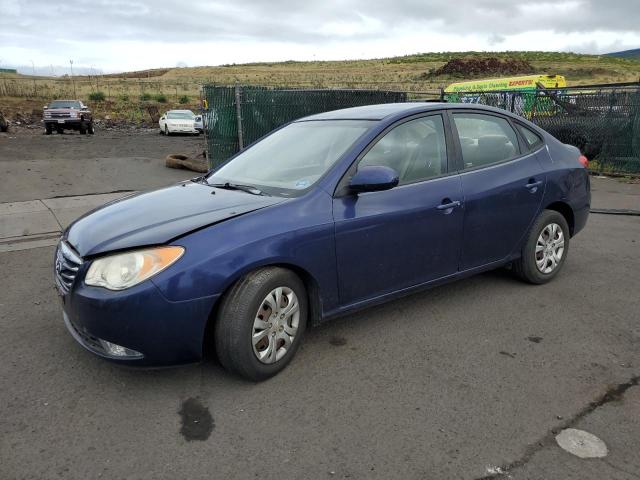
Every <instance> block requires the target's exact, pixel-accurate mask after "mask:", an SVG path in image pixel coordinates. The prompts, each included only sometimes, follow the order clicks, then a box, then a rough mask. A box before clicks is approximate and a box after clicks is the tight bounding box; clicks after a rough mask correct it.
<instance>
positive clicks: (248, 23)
mask: <svg viewBox="0 0 640 480" xmlns="http://www.w3.org/2000/svg"><path fill="white" fill-rule="evenodd" d="M0 12H2V13H1V14H0V62H2V63H3V64H4V65H6V64H9V63H13V64H28V63H30V62H29V60H33V61H34V62H35V63H36V64H40V65H49V64H54V65H55V64H60V65H64V64H66V63H68V60H69V59H70V58H73V59H74V60H75V62H76V63H77V64H78V65H79V66H81V65H85V66H89V65H91V64H94V65H95V66H96V68H102V69H104V70H118V69H130V68H146V67H154V66H158V67H159V66H172V65H175V64H176V63H177V62H180V61H182V62H185V63H187V64H189V65H203V64H220V63H233V62H235V63H238V62H246V61H266V60H282V59H312V58H314V55H315V58H318V59H320V58H322V59H333V58H335V59H340V58H354V57H360V58H361V57H380V56H384V55H400V54H408V53H414V52H420V51H443V50H447V51H455V50H485V49H486V50H495V49H508V50H517V49H529V50H570V49H571V50H573V49H576V50H580V51H589V52H594V53H595V52H598V53H599V52H602V51H604V50H606V49H607V48H609V47H610V46H614V45H615V46H616V49H622V48H634V47H637V46H639V45H640V30H639V29H638V27H637V19H638V18H640V1H638V0H607V1H606V2H605V1H602V0H554V1H544V0H543V1H541V2H522V3H518V2H514V1H513V0H456V1H455V2H443V1H442V0H376V1H375V2H371V1H370V0H368V1H366V0H324V1H319V0H316V1H313V0H308V1H306V2H300V1H299V0H270V1H268V2H265V1H264V0H244V1H242V2H240V1H235V2H231V1H216V0H190V1H188V2H175V0H154V1H148V0H92V1H91V2H87V1H86V0H65V2H57V3H56V2H51V1H50V0H46V1H44V0H29V1H24V0H0ZM151 62H154V63H151Z"/></svg>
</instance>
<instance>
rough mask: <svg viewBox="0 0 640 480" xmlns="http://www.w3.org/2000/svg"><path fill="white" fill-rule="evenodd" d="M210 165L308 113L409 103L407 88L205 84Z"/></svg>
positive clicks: (215, 164) (204, 93)
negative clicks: (366, 88) (399, 89)
mask: <svg viewBox="0 0 640 480" xmlns="http://www.w3.org/2000/svg"><path fill="white" fill-rule="evenodd" d="M203 97H204V100H206V103H205V105H206V112H205V123H206V129H205V130H206V134H207V154H208V157H209V165H210V166H211V167H215V166H217V165H220V164H221V163H222V162H224V161H225V160H226V159H228V158H229V157H230V156H232V155H233V154H235V153H236V152H238V151H239V150H240V149H242V148H244V147H246V146H247V145H249V144H251V143H253V142H255V141H256V140H258V139H259V138H261V137H262V136H264V135H266V134H267V133H269V132H270V131H272V130H274V129H275V128H277V127H279V126H281V125H284V124H285V123H288V122H290V121H292V120H296V119H298V118H301V117H305V116H307V115H313V114H315V113H321V112H327V111H330V110H338V109H340V108H348V107H357V106H361V105H371V104H377V103H394V102H406V101H407V94H406V93H404V92H391V91H381V90H299V89H286V88H266V87H254V86H235V87H223V86H216V85H205V86H204V87H203Z"/></svg>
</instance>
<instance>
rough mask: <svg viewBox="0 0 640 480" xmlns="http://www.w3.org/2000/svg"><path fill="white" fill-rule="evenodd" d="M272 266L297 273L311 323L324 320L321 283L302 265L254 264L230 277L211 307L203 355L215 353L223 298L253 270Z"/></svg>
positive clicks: (284, 263)
mask: <svg viewBox="0 0 640 480" xmlns="http://www.w3.org/2000/svg"><path fill="white" fill-rule="evenodd" d="M270 267H279V268H284V269H287V270H290V271H292V272H293V273H295V274H296V275H297V276H298V277H299V278H300V280H302V283H303V284H304V288H305V290H306V294H307V302H308V304H309V325H310V326H313V325H318V324H319V323H320V321H321V320H322V297H321V295H320V285H319V284H318V281H317V280H316V278H315V277H314V276H313V275H312V274H311V273H310V272H309V271H308V270H307V269H305V268H303V267H301V266H300V265H296V264H294V263H289V262H286V261H285V262H277V261H276V262H271V263H264V264H260V265H252V266H251V267H250V268H247V269H245V270H243V271H241V272H239V273H238V274H237V275H235V276H234V277H233V278H231V279H230V281H229V282H228V284H227V285H226V286H225V288H224V290H223V292H222V294H221V295H220V296H219V297H218V299H217V300H216V302H215V303H214V304H213V306H212V308H211V312H210V313H209V318H208V319H207V324H206V326H205V331H204V335H203V339H202V342H203V343H202V351H203V356H211V355H212V354H215V352H213V349H214V341H213V335H214V330H215V328H214V327H215V321H216V315H217V313H218V311H219V309H220V305H221V303H222V299H223V298H224V296H225V295H226V294H227V293H228V292H229V291H230V290H231V289H232V288H233V287H234V285H236V283H238V281H240V279H241V278H243V277H244V276H245V275H248V274H249V273H251V272H255V271H256V270H261V269H263V268H270Z"/></svg>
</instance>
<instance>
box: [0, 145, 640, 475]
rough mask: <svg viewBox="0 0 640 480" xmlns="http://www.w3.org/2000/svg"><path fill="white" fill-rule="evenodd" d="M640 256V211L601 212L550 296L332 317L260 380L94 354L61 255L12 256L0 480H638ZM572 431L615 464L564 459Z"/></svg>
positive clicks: (441, 298) (5, 309)
mask: <svg viewBox="0 0 640 480" xmlns="http://www.w3.org/2000/svg"><path fill="white" fill-rule="evenodd" d="M53 137H54V138H55V136H53ZM70 138H71V137H70ZM114 141H118V142H123V140H122V138H120V137H117V138H116V139H114ZM131 141H134V140H131ZM161 141H164V139H163V140H161ZM180 141H182V140H180ZM165 147H166V149H172V148H174V146H173V144H166V145H165ZM127 148H132V151H133V150H135V149H133V147H131V146H129V147H127ZM2 153H3V144H2V143H0V159H1V158H2ZM167 153H174V152H171V151H168V152H167ZM133 154H134V156H135V155H136V152H135V151H133ZM78 157H81V154H80V153H78ZM120 161H121V162H123V164H124V163H126V161H125V160H120ZM72 162H76V160H72ZM132 162H135V160H133V161H132ZM148 165H150V166H149V167H146V168H147V169H148V170H149V172H151V171H152V170H153V169H156V168H157V166H154V164H153V161H150V162H148ZM130 167H131V166H130V165H128V166H127V168H130ZM2 168H8V167H7V166H6V165H4V164H2ZM65 168H67V167H65ZM68 168H71V167H68ZM135 168H136V169H138V170H137V173H136V174H137V175H139V176H144V174H145V171H146V170H145V168H143V167H135ZM97 172H98V171H97V170H96V171H94V173H95V174H96V175H99V173H97ZM164 173H165V172H163V173H162V174H159V173H158V172H155V173H153V174H152V173H150V174H149V175H147V176H144V178H142V177H140V182H139V183H138V184H136V182H135V180H136V179H135V177H134V178H127V179H125V181H126V182H128V183H127V185H125V186H126V187H127V188H120V187H121V186H122V185H120V184H118V181H119V180H118V176H117V175H112V174H110V173H107V174H105V177H103V178H109V179H110V180H104V181H101V178H100V177H93V178H91V179H90V180H88V183H89V184H90V186H94V185H100V184H103V185H104V186H107V187H108V188H106V189H104V190H95V189H94V188H93V187H91V188H89V187H86V186H83V184H82V181H83V180H82V178H81V176H80V177H79V179H78V180H77V184H75V185H74V188H73V189H72V190H70V191H69V192H68V195H72V196H78V195H81V194H83V193H106V192H113V191H114V190H123V189H132V190H135V189H142V188H149V187H151V186H154V185H152V183H154V182H150V181H149V178H150V177H151V178H156V180H157V181H156V182H155V183H156V184H161V182H162V181H164V180H163V179H161V178H158V177H153V175H158V176H161V175H164ZM187 176H188V175H187ZM601 180H602V179H601ZM20 181H21V182H22V181H23V180H20ZM594 181H595V182H598V181H599V180H598V179H594ZM114 182H115V183H114ZM607 182H608V181H607ZM597 185H600V184H597ZM618 185H623V184H620V182H618V181H617V180H614V181H612V182H611V183H606V190H607V192H609V197H611V198H610V199H608V200H607V202H606V203H607V205H606V207H608V208H612V209H614V208H628V206H625V207H622V206H621V205H622V204H618V202H620V201H627V200H628V196H629V195H630V196H631V197H630V198H631V199H633V198H640V197H634V196H635V195H637V194H638V191H639V190H640V185H634V186H627V185H626V184H624V186H623V187H621V188H620V189H619V190H620V192H622V193H621V195H624V196H625V197H624V198H625V199H627V200H620V199H621V198H622V197H617V196H616V194H615V191H616V189H617V188H618ZM25 189H26V187H25ZM627 189H628V190H629V192H627ZM86 190H89V191H86ZM597 190H598V187H597V186H596V187H595V188H594V193H595V192H596V191H597ZM64 191H65V190H64V189H63V188H62V189H61V192H62V193H64ZM610 191H613V192H614V193H611V192H610ZM37 194H38V193H37V192H35V194H34V193H33V192H31V193H26V192H23V193H22V196H21V197H19V198H14V197H11V196H10V195H9V194H8V193H7V192H6V191H5V190H4V187H3V191H2V195H1V196H0V197H1V198H0V200H1V201H3V202H5V204H7V203H9V202H20V201H33V200H42V204H43V205H46V202H47V201H48V200H47V199H50V197H49V196H47V195H39V196H35V195H37ZM28 197H31V198H28ZM77 201H78V200H76V202H77ZM631 201H632V203H631V207H634V206H636V205H637V204H635V203H633V200H631ZM63 203H64V202H63ZM594 204H595V196H594ZM65 205H66V204H63V205H62V207H64V206H65ZM625 205H626V204H625ZM5 207H6V205H5ZM58 207H60V205H58ZM6 208H8V207H6ZM34 208H35V207H34ZM38 208H39V207H38ZM87 208H88V207H87ZM602 208H605V206H604V202H603V207H602ZM638 209H640V208H638ZM47 210H48V211H49V212H52V211H56V209H55V208H54V209H51V208H48V209H47ZM62 210H64V208H62ZM0 213H1V211H0ZM66 213H70V211H67V212H66ZM62 217H63V216H61V218H62ZM64 218H66V217H64ZM14 220H15V219H14ZM59 223H60V222H59ZM639 245H640V217H637V216H624V215H623V216H621V215H602V214H592V215H591V216H590V219H589V223H588V225H587V227H586V228H585V230H584V231H583V232H581V233H580V234H579V235H578V236H576V237H575V238H574V239H573V240H572V242H571V245H570V251H569V258H568V260H567V262H566V264H565V266H564V269H563V271H562V272H561V273H560V275H559V276H558V277H557V278H556V279H555V280H554V281H553V282H552V283H550V284H547V285H543V286H531V285H527V284H524V283H522V282H519V281H517V280H515V279H514V278H513V277H512V276H511V275H510V274H509V272H506V271H504V270H499V271H495V272H489V273H486V274H483V275H479V276H476V277H473V278H469V279H466V280H462V281H459V282H456V283H452V284H449V285H445V286H442V287H438V288H435V289H433V290H430V291H428V292H424V293H419V294H415V295H412V296H410V297H407V298H404V299H401V300H397V301H394V302H391V303H388V304H385V305H383V306H380V307H375V308H371V309H368V310H365V311H362V312H360V313H357V314H354V315H349V316H347V317H344V318H341V319H338V320H335V321H331V322H328V323H326V324H324V325H322V326H320V327H318V328H314V329H311V330H309V331H308V332H307V336H306V338H305V341H304V343H303V345H302V346H301V349H300V350H299V351H298V354H297V356H296V358H295V359H294V360H293V362H292V363H291V365H290V366H289V367H288V368H287V369H286V370H285V371H283V372H282V373H281V374H279V375H278V376H276V377H274V378H273V379H270V380H269V381H266V382H263V383H259V384H254V383H249V382H246V381H243V380H240V379H238V378H235V377H233V376H230V375H228V374H226V373H225V372H224V371H223V370H222V368H221V367H220V366H219V365H218V364H217V362H216V361H215V359H213V358H207V359H206V360H205V361H204V362H203V363H201V364H198V365H189V366H183V367H176V368H171V369H162V370H141V369H132V368H123V367H119V366H116V365H113V364H110V363H107V362H105V361H102V360H100V359H98V358H95V357H94V356H92V355H90V354H89V353H87V352H86V351H84V350H83V349H82V347H80V346H79V345H77V344H76V343H75V341H74V340H73V339H72V338H71V336H70V335H69V334H68V333H67V332H66V330H65V327H64V325H63V323H62V318H61V309H60V306H59V304H58V299H57V296H56V292H55V289H54V287H53V282H52V255H53V247H52V246H41V247H33V248H28V249H21V250H15V251H5V252H3V253H0V272H2V275H1V276H0V292H1V293H0V479H2V480H4V479H11V480H12V479H87V478H92V479H93V478H110V479H182V478H184V479H205V478H206V479H211V478H224V479H246V478H261V479H272V478H273V479H276V478H277V479H298V478H309V479H316V478H317V479H323V478H360V479H390V478H393V479H454V478H455V479H481V478H514V479H541V480H542V479H544V480H549V479H552V478H553V479H555V478H558V479H560V478H562V479H572V478H575V479H581V480H582V479H603V478H607V479H634V478H635V479H637V478H638V476H639V473H640V462H639V461H638V456H637V446H638V445H639V444H640V422H639V421H638V419H639V418H640V386H638V378H639V375H640V324H639V322H638V319H639V314H640V296H638V290H639V287H640V275H639V274H638V272H639V271H640V255H639V254H640V251H639ZM565 428H575V429H580V430H585V431H587V432H589V433H591V434H593V435H596V436H597V437H598V438H599V439H601V440H602V441H603V442H604V443H605V444H606V446H607V455H606V456H605V457H602V458H591V459H582V458H579V457H576V456H574V455H572V454H570V453H568V452H566V451H564V450H562V449H561V448H560V447H559V446H558V445H557V443H556V441H555V436H556V434H558V433H560V432H561V431H562V430H563V429H565Z"/></svg>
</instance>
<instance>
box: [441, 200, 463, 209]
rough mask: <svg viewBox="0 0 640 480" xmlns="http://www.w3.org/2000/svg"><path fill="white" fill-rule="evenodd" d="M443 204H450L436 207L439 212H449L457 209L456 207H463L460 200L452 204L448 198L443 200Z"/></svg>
mask: <svg viewBox="0 0 640 480" xmlns="http://www.w3.org/2000/svg"><path fill="white" fill-rule="evenodd" d="M443 202H448V203H442V204H440V205H438V206H437V207H436V208H437V209H438V210H449V209H450V208H456V207H459V206H460V205H461V203H460V200H454V201H453V202H452V201H451V200H449V199H448V198H445V199H444V200H443Z"/></svg>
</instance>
